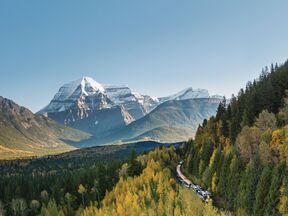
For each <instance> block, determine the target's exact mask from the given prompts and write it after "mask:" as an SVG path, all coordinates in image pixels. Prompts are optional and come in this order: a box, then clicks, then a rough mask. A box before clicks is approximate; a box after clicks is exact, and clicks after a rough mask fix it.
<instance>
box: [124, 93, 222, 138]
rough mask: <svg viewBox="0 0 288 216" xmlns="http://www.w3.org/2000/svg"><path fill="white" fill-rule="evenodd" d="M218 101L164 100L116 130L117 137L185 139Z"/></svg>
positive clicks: (197, 99)
mask: <svg viewBox="0 0 288 216" xmlns="http://www.w3.org/2000/svg"><path fill="white" fill-rule="evenodd" d="M220 101H221V99H219V98H205V99H204V98H194V99H187V100H172V101H167V102H164V103H162V104H160V105H159V106H158V107H157V108H155V109H154V110H153V111H151V112H150V113H149V114H148V115H146V116H144V117H143V118H141V119H139V120H138V121H135V122H132V123H131V124H129V125H128V126H127V127H126V128H125V129H123V130H122V131H121V132H120V133H119V134H120V137H121V140H123V141H125V140H143V139H148V140H151V139H152V140H157V141H163V142H178V141H181V140H187V139H189V138H191V137H193V136H194V134H195V132H196V129H197V127H198V125H199V124H201V123H202V122H203V120H204V119H205V118H206V119H207V118H209V117H210V116H212V115H215V113H216V110H217V107H218V105H219V103H220Z"/></svg>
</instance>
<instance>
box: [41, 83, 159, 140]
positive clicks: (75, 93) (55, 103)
mask: <svg viewBox="0 0 288 216" xmlns="http://www.w3.org/2000/svg"><path fill="white" fill-rule="evenodd" d="M158 103H159V100H158V99H157V98H152V97H150V96H146V95H145V96H143V95H141V94H138V93H133V92H132V91H131V90H130V89H129V88H128V87H127V86H112V85H101V84H99V83H97V82H96V81H95V80H93V79H92V78H89V77H83V78H82V79H79V80H76V81H73V82H70V83H67V84H65V85H63V86H62V87H61V88H60V89H59V91H58V92H57V93H56V94H55V96H54V98H53V99H52V100H51V102H50V103H49V104H48V106H46V107H45V108H43V109H42V110H40V111H39V112H38V113H37V114H45V115H46V116H48V117H50V118H52V119H54V120H56V121H57V122H59V123H62V124H66V125H70V126H72V127H75V128H78V129H82V130H84V131H87V132H89V133H92V134H94V135H95V136H103V135H104V134H107V133H108V132H110V133H112V131H114V130H116V129H119V128H121V127H125V126H126V125H128V124H130V123H131V122H133V121H135V120H137V119H140V118H142V117H143V116H145V115H146V114H147V113H149V112H150V111H151V110H152V109H153V108H154V107H156V106H157V105H158ZM108 113H110V114H109V119H111V120H110V121H108V120H106V121H103V120H101V121H100V120H99V119H103V116H101V115H105V117H106V118H108ZM83 122H85V123H86V126H84V127H83V124H84V123H83ZM95 122H97V123H96V124H95ZM104 124H109V125H104ZM80 125H81V127H80ZM98 127H102V128H106V129H107V131H103V130H99V129H97V128H98ZM111 129H113V130H112V131H111ZM108 130H110V131H108ZM100 131H101V134H99V133H100Z"/></svg>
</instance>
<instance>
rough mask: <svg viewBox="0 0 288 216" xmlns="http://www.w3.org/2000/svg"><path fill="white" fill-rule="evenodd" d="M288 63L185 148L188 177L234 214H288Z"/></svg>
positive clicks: (223, 107)
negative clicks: (209, 191)
mask: <svg viewBox="0 0 288 216" xmlns="http://www.w3.org/2000/svg"><path fill="white" fill-rule="evenodd" d="M287 89H288V62H286V63H285V64H283V65H281V66H280V67H278V66H277V65H276V66H275V67H274V66H273V65H272V66H271V69H270V73H268V69H267V68H265V69H264V70H263V72H262V74H261V75H260V77H259V79H258V80H255V81H254V82H252V83H251V82H249V83H248V84H247V86H246V89H245V90H243V89H241V90H240V92H239V94H238V96H237V97H234V96H233V97H232V99H231V100H230V103H228V104H226V100H225V99H224V100H223V102H222V103H221V104H220V105H219V107H218V110H217V114H216V116H215V117H211V118H210V119H209V120H208V121H207V120H205V121H204V122H203V124H202V125H201V126H199V128H198V131H197V134H196V136H195V140H194V141H189V142H188V143H187V144H186V146H185V150H186V167H187V170H186V172H187V174H190V175H191V176H193V177H194V180H195V181H198V182H199V183H201V184H202V185H203V186H205V187H206V188H209V189H210V190H211V191H212V192H213V195H214V201H215V204H216V205H218V206H220V207H223V208H225V209H228V210H231V211H235V212H236V213H237V214H238V215H255V216H256V215H257V216H258V215H259V216H262V215H267V216H270V215H288V184H287V181H288V180H287V176H288V175H287V164H288V125H287V124H288V98H287V95H286V94H287V92H286V90H287Z"/></svg>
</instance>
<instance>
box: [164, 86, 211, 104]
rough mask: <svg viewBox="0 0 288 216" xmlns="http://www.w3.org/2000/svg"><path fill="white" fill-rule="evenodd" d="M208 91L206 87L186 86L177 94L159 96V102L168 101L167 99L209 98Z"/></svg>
mask: <svg viewBox="0 0 288 216" xmlns="http://www.w3.org/2000/svg"><path fill="white" fill-rule="evenodd" d="M209 97H210V95H209V92H208V90H206V89H193V88H191V87H190V88H186V89H184V90H182V91H180V92H178V93H177V94H173V95H170V96H168V97H162V98H160V101H161V102H164V101H169V100H187V99H193V98H209Z"/></svg>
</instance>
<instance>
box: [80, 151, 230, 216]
mask: <svg viewBox="0 0 288 216" xmlns="http://www.w3.org/2000/svg"><path fill="white" fill-rule="evenodd" d="M179 160H180V157H179V155H178V154H176V150H175V148H174V147H170V148H162V149H156V150H154V151H152V152H150V153H149V154H148V155H142V156H139V157H138V159H137V161H138V162H139V163H141V165H142V166H143V167H145V168H144V170H143V172H142V173H141V175H140V176H136V177H128V176H125V175H121V177H120V180H119V182H118V183H117V185H116V186H115V187H114V188H113V190H112V191H111V192H109V193H107V194H106V196H105V198H104V199H103V201H102V202H101V205H100V208H99V207H98V206H97V203H96V204H92V205H91V206H90V207H88V208H85V209H84V210H81V212H78V213H80V214H81V215H82V216H94V215H111V216H113V215H139V216H141V215H142V216H144V215H149V216H153V215H155V216H156V215H175V216H180V215H199V216H200V215H205V216H213V215H215V216H216V215H223V216H224V215H228V213H224V212H219V211H218V210H217V209H215V208H214V207H212V205H211V203H208V204H204V203H202V201H201V200H200V199H199V198H198V197H197V196H196V194H195V193H194V192H193V191H192V190H189V189H186V188H184V187H183V186H181V184H177V183H176V180H175V177H174V176H173V171H172V170H175V167H176V164H177V162H178V161H179ZM121 170H126V164H124V165H123V166H122V168H121ZM124 173H125V172H124Z"/></svg>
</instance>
